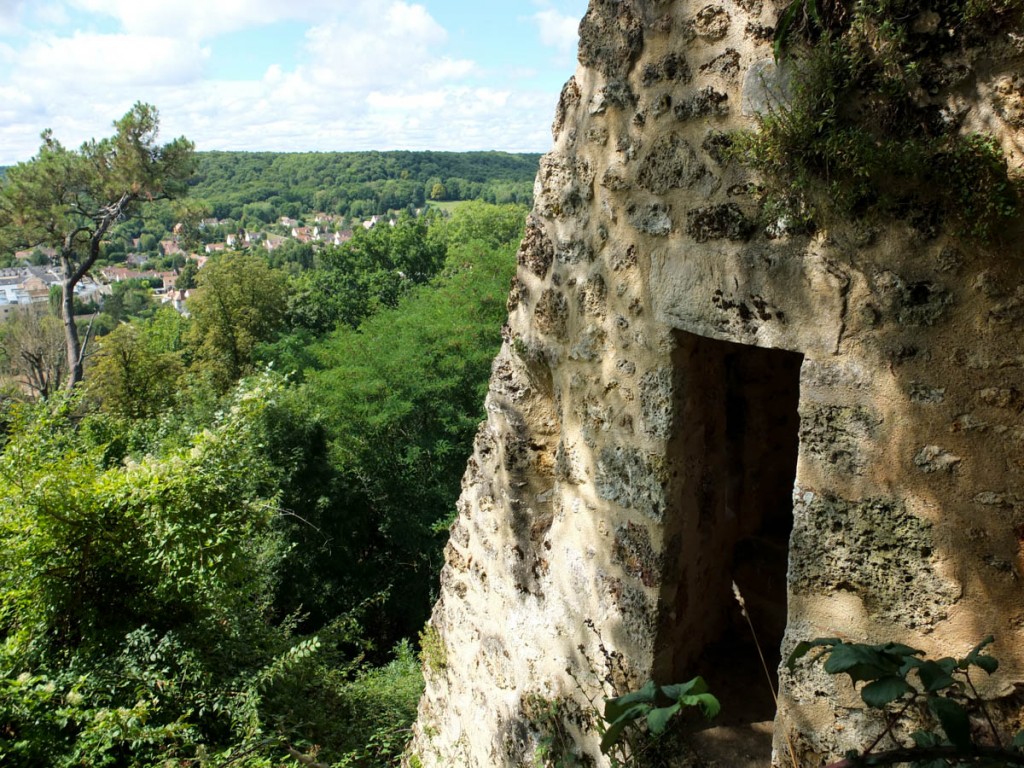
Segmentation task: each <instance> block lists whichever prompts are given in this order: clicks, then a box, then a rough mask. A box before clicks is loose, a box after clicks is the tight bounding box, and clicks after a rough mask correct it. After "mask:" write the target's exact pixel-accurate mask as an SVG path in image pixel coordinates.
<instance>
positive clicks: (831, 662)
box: [825, 643, 896, 683]
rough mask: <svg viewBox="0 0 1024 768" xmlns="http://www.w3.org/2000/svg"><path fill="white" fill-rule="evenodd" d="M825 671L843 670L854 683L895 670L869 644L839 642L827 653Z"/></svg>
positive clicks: (830, 672)
mask: <svg viewBox="0 0 1024 768" xmlns="http://www.w3.org/2000/svg"><path fill="white" fill-rule="evenodd" d="M825 671H826V672H828V673H829V674H830V675H835V674H839V673H840V672H845V673H846V674H848V675H849V676H850V680H851V681H853V682H855V683H856V682H858V681H861V680H877V679H878V678H880V677H885V676H886V675H890V674H892V673H893V672H895V671H896V670H895V668H894V665H893V664H891V663H890V662H889V661H888V660H887V659H886V658H885V656H883V655H882V654H881V653H879V651H877V650H876V649H875V648H873V647H871V646H867V645H860V644H856V643H840V644H839V645H836V646H835V647H834V648H833V649H832V653H830V654H829V657H828V660H827V661H826V662H825Z"/></svg>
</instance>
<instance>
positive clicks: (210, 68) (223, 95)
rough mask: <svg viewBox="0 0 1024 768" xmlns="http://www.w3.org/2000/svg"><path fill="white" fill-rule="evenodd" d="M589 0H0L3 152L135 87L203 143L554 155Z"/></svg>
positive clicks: (6, 158) (83, 119)
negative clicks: (560, 105)
mask: <svg viewBox="0 0 1024 768" xmlns="http://www.w3.org/2000/svg"><path fill="white" fill-rule="evenodd" d="M585 10H586V0H517V1H513V0H485V2H479V0H478V1H477V2H470V1H469V0H0V165H7V164H11V163H14V162H18V161H21V160H27V159H29V158H30V157H31V156H32V155H33V154H35V152H36V151H37V149H38V146H39V133H40V131H42V130H43V129H44V128H52V129H53V131H54V133H55V135H56V136H57V138H58V139H60V140H61V141H62V142H64V143H65V144H66V145H69V146H76V145H78V144H79V143H81V142H82V141H84V140H86V139H88V138H91V137H100V136H105V135H109V134H110V133H111V131H112V128H111V123H112V121H113V120H114V119H116V118H118V117H120V116H121V115H123V114H124V113H125V112H126V111H127V110H128V109H129V108H130V107H131V105H132V104H133V103H135V102H136V101H145V102H149V103H151V104H154V105H156V106H157V108H158V109H159V110H160V115H161V127H162V136H163V137H164V138H165V139H170V138H171V137H173V136H178V135H185V136H187V137H188V138H190V139H192V140H193V141H194V142H195V143H196V146H197V148H198V149H199V150H211V149H233V150H264V149H265V150H278V151H307V150H320V151H330V150H359V149H440V150H477V149H502V150H508V151H533V152H543V151H546V150H547V149H548V148H549V146H550V144H551V134H550V124H551V119H552V117H553V115H554V109H555V103H556V101H557V98H558V93H559V90H560V89H561V86H562V84H563V83H564V82H565V80H567V79H568V78H569V76H570V75H572V73H573V72H574V70H575V66H576V27H577V25H578V22H579V19H580V18H581V17H582V16H583V13H584V12H585Z"/></svg>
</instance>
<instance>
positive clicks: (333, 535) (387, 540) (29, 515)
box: [0, 147, 526, 768]
mask: <svg viewBox="0 0 1024 768" xmlns="http://www.w3.org/2000/svg"><path fill="white" fill-rule="evenodd" d="M63 152H64V151H63V149H62V148H59V147H57V148H56V149H54V150H53V154H54V156H55V157H56V158H57V160H59V161H60V162H64V163H72V162H73V161H74V156H73V155H71V156H65V154H66V153H63ZM111 152H114V153H115V154H116V149H115V150H111ZM62 153H63V154H62ZM115 154H111V157H114V156H115ZM437 157H438V156H435V155H431V154H430V153H386V154H379V155H378V154H375V153H362V154H360V155H358V156H357V155H338V156H317V155H301V156H292V157H286V156H270V155H251V156H250V155H244V154H234V155H228V154H217V155H215V156H209V157H205V158H203V157H200V161H199V167H200V178H199V183H198V184H196V185H195V187H194V188H193V191H195V190H197V189H203V185H206V187H205V189H206V191H205V192H204V194H206V195H208V198H207V199H214V200H215V199H218V195H219V194H221V193H220V192H217V191H216V190H215V189H214V188H215V187H217V185H220V186H219V189H221V190H224V191H225V193H227V191H228V190H231V189H234V188H235V187H233V186H232V185H233V184H234V183H237V185H238V186H237V191H238V195H239V198H238V199H239V200H243V199H247V198H246V196H247V195H250V194H253V195H255V193H254V191H253V190H254V189H255V187H256V186H258V185H260V184H268V185H269V184H272V183H274V182H273V181H272V179H275V178H284V176H285V175H287V174H293V177H292V179H291V181H290V182H289V183H288V184H287V185H285V186H286V187H287V189H289V190H291V192H289V194H292V193H294V194H295V195H296V196H301V195H300V194H299V192H296V190H313V189H320V187H319V184H320V183H321V177H322V176H323V175H324V174H338V178H339V180H337V181H336V183H335V184H334V185H333V186H332V187H331V188H332V189H341V188H344V187H346V185H347V184H350V183H351V184H355V183H361V182H356V181H353V180H352V178H351V177H349V176H345V177H344V181H341V180H340V178H341V175H342V174H349V173H350V170H351V173H352V174H355V175H358V173H359V172H358V168H359V167H360V163H377V164H379V165H380V168H375V169H369V170H366V172H365V177H366V178H368V179H369V178H373V177H375V176H376V175H377V174H378V172H379V171H380V169H385V171H386V172H387V173H394V174H396V175H397V176H399V177H401V176H402V175H403V172H404V171H408V177H409V179H415V183H416V184H417V185H418V188H419V189H420V190H423V189H424V183H425V182H424V179H425V180H426V181H429V179H430V178H431V177H430V176H429V175H427V174H434V175H436V174H438V173H440V178H441V179H444V180H449V179H451V178H455V177H449V176H446V175H444V174H445V173H447V172H452V173H454V172H456V171H457V172H458V173H460V174H462V175H461V176H459V177H458V178H464V179H466V180H467V181H469V182H470V183H473V184H480V185H482V188H486V187H487V186H488V185H497V184H504V183H511V182H508V179H507V177H506V176H505V175H504V174H505V171H503V170H502V168H503V167H504V164H505V163H507V162H512V166H515V165H516V163H518V162H520V161H519V160H514V162H513V161H509V160H507V159H505V158H504V156H495V159H494V162H495V165H494V166H490V165H488V163H490V162H491V161H490V160H486V161H485V162H483V163H482V164H481V163H479V162H478V160H480V158H477V160H474V159H473V156H469V155H467V156H461V155H460V156H450V157H449V160H451V162H450V163H449V164H448V165H447V166H446V165H444V163H443V162H441V163H435V162H434V160H436V158H437ZM317 158H319V159H320V160H323V161H324V162H323V164H321V163H320V162H319V161H318V159H317ZM402 158H406V159H408V166H407V167H403V166H402V163H401V162H398V161H400V160H402ZM432 158H434V160H432ZM51 159H52V158H51V157H50V156H49V155H46V153H42V154H41V158H40V160H39V161H38V162H40V163H43V162H44V161H45V162H49V161H50V160H51ZM232 161H237V163H236V166H235V167H231V166H232ZM250 161H251V162H250ZM396 162H397V165H394V163H396ZM261 163H263V164H265V166H264V167H261V166H260V164H261ZM332 163H334V164H333V165H332ZM346 163H347V164H348V165H346ZM40 167H42V168H43V169H44V170H48V171H49V170H52V169H51V168H49V166H40ZM57 167H58V168H62V167H63V166H60V165H59V164H58V165H57ZM204 168H205V171H204V170H203V169H204ZM488 168H490V170H488ZM510 168H511V169H510V170H508V176H514V175H515V174H516V173H519V171H517V170H515V168H514V167H510ZM38 169H39V168H38V167H36V168H29V169H28V171H33V170H38ZM301 169H305V171H302V170H301ZM346 169H350V170H346ZM23 171H25V169H22V170H19V171H18V172H16V173H13V174H9V176H13V177H14V178H13V179H11V180H10V184H9V185H8V186H7V187H5V188H4V190H3V194H4V195H5V197H4V199H3V200H2V201H0V203H2V204H4V205H9V204H10V202H11V200H13V199H15V197H16V196H15V195H14V192H12V191H11V190H15V191H16V189H17V185H18V183H20V182H21V181H23V180H24V179H25V178H27V177H30V176H31V174H30V173H27V172H25V173H23ZM492 172H493V175H492V176H488V175H487V174H488V173H492ZM302 173H308V174H309V175H308V176H303V175H302ZM19 174H20V175H19ZM250 177H251V178H252V179H253V180H254V181H253V184H252V185H248V184H247V183H246V182H245V181H244V179H246V178H250ZM47 178H49V177H47ZM232 178H234V179H236V182H232V181H231V179H232ZM26 183H27V182H26ZM367 183H371V182H367ZM373 183H375V182H373ZM410 183H412V182H410ZM441 183H445V181H442V182H441ZM250 186H251V187H252V188H253V189H250V188H249V187H250ZM282 188H284V187H282ZM261 189H263V187H261ZM260 194H262V193H260ZM302 194H305V192H303V193H302ZM313 194H316V193H315V192H314V193H313ZM252 199H255V196H254V197H253V198H252ZM319 202H322V201H319ZM144 204H145V205H146V206H147V209H146V212H147V213H148V212H149V211H150V210H152V209H157V210H159V208H158V205H165V204H153V203H149V202H146V201H144ZM244 204H248V203H243V205H244ZM302 205H303V207H302V209H301V210H300V211H299V213H300V214H302V215H305V214H307V213H308V210H307V209H306V208H305V203H302ZM9 210H10V209H9V208H6V209H0V213H2V212H4V211H9ZM139 211H140V213H142V212H143V209H142V208H140V209H139ZM525 216H526V208H525V207H524V206H521V205H511V204H506V205H493V204H489V203H485V202H482V201H479V200H478V201H475V202H467V203H463V204H461V205H459V206H456V207H455V208H454V210H452V211H451V212H442V211H439V210H436V209H428V210H424V211H421V212H419V214H418V215H416V214H413V213H409V212H405V211H402V212H401V213H397V214H396V215H395V216H394V218H393V220H392V223H388V222H385V223H382V224H380V225H378V226H375V227H372V228H363V227H358V228H357V229H356V230H355V231H354V232H353V233H352V237H351V239H350V240H348V241H347V242H345V243H343V244H341V245H330V244H328V245H321V246H318V247H317V248H315V249H314V248H312V247H308V248H306V247H304V248H299V247H298V246H297V245H296V246H295V247H294V248H292V255H293V257H294V258H286V259H283V260H277V261H275V258H272V254H270V253H269V252H268V251H266V250H265V249H259V248H252V249H238V250H231V249H229V250H226V251H224V252H220V253H215V254H213V255H211V256H210V258H209V260H208V262H207V263H206V264H205V266H203V267H202V268H201V269H199V270H197V271H194V272H193V273H192V275H191V276H190V279H191V280H193V281H194V287H192V289H191V290H190V293H189V298H188V300H187V302H186V304H185V307H186V310H187V311H186V312H185V313H184V314H182V313H179V312H178V311H175V310H174V309H172V308H170V306H169V305H164V306H160V305H159V304H158V303H157V302H156V301H155V300H154V297H153V295H152V292H151V291H150V289H149V287H148V286H147V285H146V284H144V283H142V282H140V281H127V282H124V283H119V284H118V285H117V286H115V290H114V292H113V293H112V294H111V295H110V296H108V297H107V298H106V299H105V301H104V302H103V304H102V306H101V307H98V308H96V310H97V311H96V312H95V313H94V314H93V316H92V317H91V318H89V319H88V322H89V324H90V325H89V329H90V332H91V333H92V335H91V337H90V336H89V333H87V332H84V331H83V337H84V338H85V339H86V342H87V349H88V352H87V354H85V355H84V356H83V357H84V370H83V377H82V380H81V382H80V383H79V384H78V385H77V386H74V387H73V388H71V389H70V390H68V389H67V388H65V387H62V386H60V382H62V381H65V380H66V377H67V375H68V370H67V367H66V366H67V363H66V359H65V357H64V352H65V349H64V343H63V342H64V337H63V335H62V334H63V329H62V327H61V326H62V324H61V318H60V310H61V307H60V306H59V305H60V302H59V301H56V300H55V301H51V302H50V303H49V304H44V305H42V306H40V307H34V309H33V310H32V311H27V312H24V313H17V314H16V315H14V316H13V317H12V318H11V319H10V320H9V321H7V322H5V323H4V324H3V326H2V328H0V348H2V350H3V359H2V361H0V362H2V364H3V367H4V372H5V374H6V378H5V385H4V389H3V392H2V399H0V486H2V487H0V641H2V642H0V763H2V764H3V765H10V766H25V767H26V768H27V767H28V766H32V767H33V768H34V767H36V766H67V767H68V768H70V767H71V766H156V765H160V766H181V767H184V766H209V767H211V768H213V767H215V766H229V765H230V766H245V767H247V768H261V767H264V766H267V767H269V766H282V765H294V766H299V765H331V766H386V765H394V764H396V762H397V760H398V757H399V755H400V753H401V751H402V749H403V747H404V744H405V742H406V740H407V736H408V728H409V725H410V723H411V721H412V719H413V717H414V715H415V708H416V704H417V701H418V697H419V694H420V691H421V689H422V674H421V670H420V663H419V661H418V658H417V653H418V646H419V644H420V637H421V632H422V631H423V627H424V624H425V621H426V619H427V617H428V615H429V610H430V607H431V604H432V600H433V598H434V590H435V584H436V581H437V578H436V577H437V575H438V572H439V570H440V566H441V564H442V562H443V558H442V546H443V543H444V541H445V538H446V532H447V528H448V525H449V524H450V521H451V519H452V518H453V516H454V511H455V501H456V498H457V495H458V491H459V481H460V478H461V474H462V471H463V468H464V466H465V462H466V458H467V456H468V454H469V451H470V449H471V443H472V439H473V435H474V434H475V432H476V429H477V426H478V424H479V422H480V420H481V418H482V416H483V399H484V394H485V392H486V386H487V379H488V375H489V370H490V362H491V359H492V358H493V356H494V354H495V352H496V351H497V348H498V345H499V344H500V327H501V323H502V320H503V318H504V315H505V311H506V310H505V297H506V294H507V290H508V285H509V280H510V279H511V276H512V274H513V271H514V267H515V251H516V248H517V245H518V242H519V240H520V238H521V236H522V228H523V222H524V220H525ZM139 218H142V219H145V216H140V217H139ZM24 220H25V217H20V218H17V219H16V220H15V218H14V217H9V218H7V219H5V220H4V221H0V225H3V227H0V229H2V230H3V232H4V233H6V234H5V236H6V235H9V234H10V231H13V230H15V229H17V228H18V227H19V226H23V225H24ZM136 224H137V221H136V220H134V219H132V220H131V221H123V222H120V223H119V224H118V226H135V225H136ZM115 230H116V227H115V228H112V229H111V230H110V231H111V233H113V232H114V231H115ZM111 236H113V234H111ZM286 250H287V249H286ZM99 254H100V252H99V251H97V255H99ZM80 256H81V254H77V257H80ZM58 298H59V297H58ZM85 320H86V318H84V317H83V318H82V319H81V321H80V322H83V323H84V322H85ZM99 330H102V333H98V331H99ZM30 359H31V360H34V361H35V362H36V363H37V364H38V366H39V367H40V368H41V369H42V370H44V371H45V372H46V377H48V378H47V380H48V381H50V382H51V386H50V387H49V388H47V389H46V390H45V391H40V390H38V389H33V388H32V387H31V386H30V385H29V382H30V380H31V377H30V375H29V373H30V371H29V367H26V361H27V360H30Z"/></svg>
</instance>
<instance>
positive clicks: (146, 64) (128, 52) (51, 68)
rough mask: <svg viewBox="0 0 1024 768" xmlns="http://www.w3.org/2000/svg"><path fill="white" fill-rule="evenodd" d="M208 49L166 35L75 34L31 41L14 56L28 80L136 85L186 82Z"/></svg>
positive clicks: (86, 86) (207, 54)
mask: <svg viewBox="0 0 1024 768" xmlns="http://www.w3.org/2000/svg"><path fill="white" fill-rule="evenodd" d="M208 57H209V51H207V50H204V49H202V48H200V47H199V46H198V45H196V44H194V43H189V42H187V41H181V40H177V39H175V38H170V37H155V36H139V35H134V36H133V35H98V34H92V33H82V32H76V33H75V34H74V35H73V36H71V37H63V38H57V37H54V38H50V39H48V40H45V41H39V42H35V43H33V44H31V45H30V46H29V47H28V48H27V49H25V50H23V51H22V52H21V53H20V54H19V57H18V67H19V73H20V77H21V79H23V80H25V81H27V82H33V81H35V82H39V83H45V82H52V81H54V80H56V81H57V82H71V83H74V84H76V85H77V86H79V87H84V88H85V89H88V87H89V85H90V84H92V83H103V84H105V85H107V86H111V85H122V84H132V85H136V86H139V87H144V86H150V85H166V84H172V83H178V84H181V83H186V82H189V81H191V80H194V79H195V78H196V77H198V76H199V74H200V73H201V71H202V62H203V60H204V59H206V58H208Z"/></svg>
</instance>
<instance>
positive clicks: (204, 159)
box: [191, 151, 541, 220]
mask: <svg viewBox="0 0 1024 768" xmlns="http://www.w3.org/2000/svg"><path fill="white" fill-rule="evenodd" d="M540 157H541V156H540V154H536V153H532V154H511V153H507V152H407V151H396V152H301V153H284V152H199V153H197V159H198V172H197V174H196V177H195V179H194V180H193V182H192V190H191V194H192V196H193V197H197V198H202V199H204V200H207V201H208V202H209V203H210V204H211V205H212V207H213V211H212V214H213V215H214V216H216V217H217V218H222V219H223V218H230V219H236V220H238V219H241V218H242V214H243V213H249V214H250V215H253V214H256V215H258V214H259V213H264V214H265V213H266V212H265V211H263V210H262V209H263V208H267V207H272V208H273V209H274V211H275V212H277V213H279V214H280V215H299V214H301V213H303V212H306V211H313V210H315V211H325V212H327V213H336V214H343V215H352V216H368V215H372V214H375V213H384V212H386V211H388V210H395V209H401V208H407V207H410V206H411V207H414V208H419V207H421V206H423V205H424V204H425V203H426V201H428V200H476V199H479V200H485V201H487V202H493V203H510V202H517V203H527V204H528V203H530V201H531V195H532V190H533V180H534V176H536V174H537V167H538V164H539V161H540ZM247 209H248V210H247Z"/></svg>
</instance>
